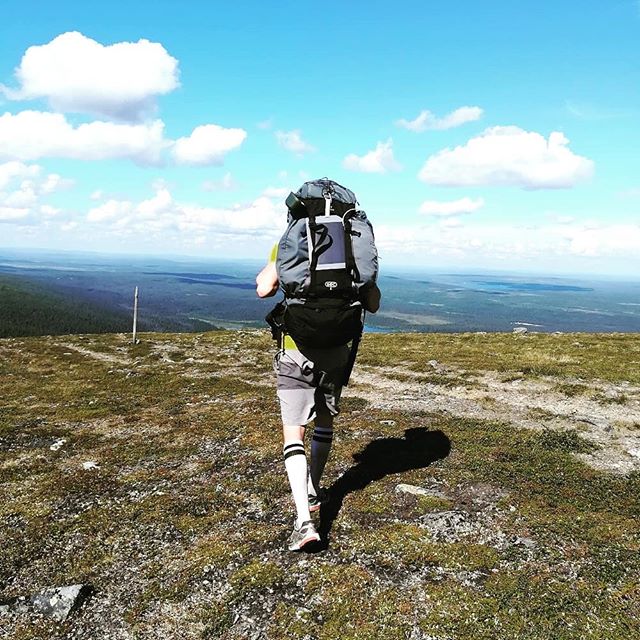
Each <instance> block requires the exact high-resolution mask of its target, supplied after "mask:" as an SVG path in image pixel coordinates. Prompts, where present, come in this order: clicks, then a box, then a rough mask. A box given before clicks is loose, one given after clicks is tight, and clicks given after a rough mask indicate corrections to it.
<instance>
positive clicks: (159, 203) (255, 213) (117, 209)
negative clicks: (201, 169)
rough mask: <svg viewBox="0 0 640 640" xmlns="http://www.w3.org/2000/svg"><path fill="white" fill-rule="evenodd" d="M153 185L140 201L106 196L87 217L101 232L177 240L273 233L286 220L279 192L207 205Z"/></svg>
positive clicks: (278, 229)
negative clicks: (180, 199)
mask: <svg viewBox="0 0 640 640" xmlns="http://www.w3.org/2000/svg"><path fill="white" fill-rule="evenodd" d="M154 189H155V194H154V195H153V196H152V197H150V198H148V199H146V200H142V201H140V202H137V203H136V202H133V201H131V200H108V201H107V202H104V203H102V204H100V205H99V206H97V207H94V208H93V209H91V210H90V211H89V212H88V214H87V216H86V220H87V222H89V223H91V224H92V226H93V228H94V229H96V230H97V229H100V230H101V232H106V233H113V234H116V235H127V236H136V235H137V236H141V237H144V238H145V239H148V238H153V237H155V236H156V235H157V234H160V235H161V237H162V240H163V241H166V240H167V238H169V237H171V238H174V239H175V240H176V241H184V240H185V239H186V238H189V237H190V238H195V237H198V238H202V237H203V234H204V235H206V236H207V237H209V238H215V237H218V238H219V237H221V236H224V237H227V238H232V239H236V240H246V238H247V237H248V236H252V237H253V236H256V237H259V238H261V239H262V238H273V239H275V238H277V237H278V235H279V234H280V233H282V229H283V226H284V224H285V222H286V220H285V214H284V210H283V206H282V201H281V199H280V198H274V197H268V196H265V195H261V196H259V197H258V198H256V199H255V200H253V201H251V202H248V203H239V204H236V205H233V206H230V207H208V206H203V205H200V204H194V203H188V202H178V201H176V200H174V198H173V196H172V195H171V193H170V191H169V189H168V188H167V187H166V185H164V184H162V183H157V184H156V185H155V186H154ZM199 242H200V243H201V242H203V241H202V240H200V241H199Z"/></svg>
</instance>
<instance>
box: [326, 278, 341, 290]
mask: <svg viewBox="0 0 640 640" xmlns="http://www.w3.org/2000/svg"><path fill="white" fill-rule="evenodd" d="M324 286H325V287H327V289H329V290H330V291H333V290H334V289H335V288H336V287H337V286H338V283H337V282H336V281H335V280H327V281H326V282H325V283H324Z"/></svg>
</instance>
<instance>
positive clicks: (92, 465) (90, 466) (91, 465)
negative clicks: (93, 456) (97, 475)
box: [82, 460, 100, 471]
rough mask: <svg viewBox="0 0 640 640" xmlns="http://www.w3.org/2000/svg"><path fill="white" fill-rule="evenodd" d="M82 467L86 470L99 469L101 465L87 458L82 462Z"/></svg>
mask: <svg viewBox="0 0 640 640" xmlns="http://www.w3.org/2000/svg"><path fill="white" fill-rule="evenodd" d="M82 468H83V469H84V470H85V471H88V470H90V469H99V468H100V467H99V465H98V463H97V462H96V461H95V460H87V461H85V462H83V463H82Z"/></svg>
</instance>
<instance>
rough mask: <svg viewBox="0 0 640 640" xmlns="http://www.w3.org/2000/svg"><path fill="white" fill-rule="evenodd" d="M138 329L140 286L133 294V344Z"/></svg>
mask: <svg viewBox="0 0 640 640" xmlns="http://www.w3.org/2000/svg"><path fill="white" fill-rule="evenodd" d="M137 330H138V287H136V290H135V293H134V294H133V344H135V343H136V332H137Z"/></svg>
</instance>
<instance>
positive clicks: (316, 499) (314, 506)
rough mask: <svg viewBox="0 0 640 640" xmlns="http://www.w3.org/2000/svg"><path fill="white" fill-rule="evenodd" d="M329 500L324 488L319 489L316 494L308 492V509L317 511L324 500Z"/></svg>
mask: <svg viewBox="0 0 640 640" xmlns="http://www.w3.org/2000/svg"><path fill="white" fill-rule="evenodd" d="M328 501H329V494H328V493H327V490H326V489H320V490H319V491H318V495H317V496H314V495H313V494H311V493H310V494H309V511H310V512H311V513H313V512H314V511H317V510H318V509H319V508H320V507H321V506H322V505H323V504H324V503H325V502H328Z"/></svg>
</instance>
